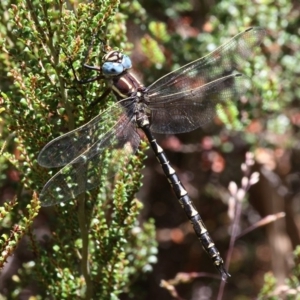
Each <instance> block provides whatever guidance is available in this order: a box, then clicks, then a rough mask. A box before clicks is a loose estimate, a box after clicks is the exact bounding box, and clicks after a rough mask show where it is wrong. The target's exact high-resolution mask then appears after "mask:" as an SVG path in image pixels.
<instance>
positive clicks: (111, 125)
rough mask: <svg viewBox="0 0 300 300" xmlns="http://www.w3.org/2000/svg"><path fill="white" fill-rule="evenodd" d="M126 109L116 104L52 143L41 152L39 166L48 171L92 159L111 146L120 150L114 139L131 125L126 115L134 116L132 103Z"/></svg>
mask: <svg viewBox="0 0 300 300" xmlns="http://www.w3.org/2000/svg"><path fill="white" fill-rule="evenodd" d="M126 100H127V99H126ZM125 103H126V102H125ZM128 103H130V101H128ZM124 106H125V105H124ZM124 106H122V105H120V104H119V103H116V104H114V105H112V106H111V107H109V108H108V109H107V110H105V111H104V112H103V113H101V114H99V115H98V116H96V117H95V118H93V119H92V120H91V121H89V122H88V123H86V124H84V125H83V126H81V127H79V128H76V129H74V130H72V131H70V132H68V133H66V134H64V135H61V136H59V137H57V138H55V139H54V140H52V141H50V142H49V143H48V144H47V145H46V146H45V147H44V148H43V149H42V150H41V152H40V154H39V156H38V163H39V164H40V165H41V166H43V167H45V168H57V167H62V166H65V165H66V164H68V163H77V162H80V161H82V160H83V161H84V160H86V159H89V158H90V157H93V156H94V155H96V154H97V153H99V152H101V151H103V149H104V148H105V147H109V146H110V144H111V143H115V147H118V141H117V140H115V139H114V138H113V136H114V135H116V136H117V135H118V133H119V132H122V133H123V134H124V132H125V131H126V130H125V131H124V128H126V127H127V126H128V123H129V122H130V118H128V117H127V115H128V114H130V113H131V114H133V111H131V109H130V106H129V104H128V105H127V106H128V107H126V106H125V108H124ZM125 109H126V110H127V112H126V111H125ZM121 143H122V142H121Z"/></svg>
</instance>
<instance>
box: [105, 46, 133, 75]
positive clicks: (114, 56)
mask: <svg viewBox="0 0 300 300" xmlns="http://www.w3.org/2000/svg"><path fill="white" fill-rule="evenodd" d="M103 61H104V63H103V65H102V74H103V75H104V76H108V77H115V76H119V75H121V74H122V73H124V72H125V71H127V70H129V69H130V68H131V67H132V63H131V60H130V58H129V56H127V55H125V54H123V53H121V52H120V51H116V50H113V51H110V52H108V53H107V54H105V55H104V57H103Z"/></svg>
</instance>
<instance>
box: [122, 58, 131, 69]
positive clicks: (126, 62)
mask: <svg viewBox="0 0 300 300" xmlns="http://www.w3.org/2000/svg"><path fill="white" fill-rule="evenodd" d="M122 66H123V67H124V69H125V70H127V69H130V68H131V67H132V63H131V59H130V58H129V56H127V55H123V59H122Z"/></svg>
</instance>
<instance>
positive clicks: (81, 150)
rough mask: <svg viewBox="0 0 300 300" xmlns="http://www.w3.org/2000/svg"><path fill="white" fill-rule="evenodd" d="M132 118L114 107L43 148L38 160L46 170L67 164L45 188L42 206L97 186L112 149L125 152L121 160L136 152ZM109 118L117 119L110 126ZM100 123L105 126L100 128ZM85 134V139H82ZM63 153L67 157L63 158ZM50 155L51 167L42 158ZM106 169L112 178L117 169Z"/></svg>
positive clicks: (112, 166) (114, 166) (136, 141)
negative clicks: (66, 152) (45, 166)
mask: <svg viewBox="0 0 300 300" xmlns="http://www.w3.org/2000/svg"><path fill="white" fill-rule="evenodd" d="M132 115H133V111H131V110H128V112H127V114H125V113H124V109H123V108H122V107H121V106H120V105H114V106H113V107H110V108H109V109H108V110H106V111H105V113H104V114H101V115H99V116H97V117H96V118H94V119H93V120H91V121H90V122H89V123H87V124H85V125H83V126H82V127H80V128H78V129H77V130H75V131H72V132H69V133H67V134H65V135H63V136H61V137H59V138H57V139H55V140H53V141H52V142H50V143H49V144H48V145H46V146H45V148H44V149H43V150H42V152H41V154H40V156H39V162H40V161H42V162H43V163H44V165H45V164H47V166H49V165H51V166H54V165H55V166H60V165H61V164H63V163H65V162H68V163H67V165H65V166H64V167H63V168H62V169H61V170H60V171H59V172H57V173H56V174H55V175H54V176H53V177H52V178H51V179H50V180H49V181H48V182H47V183H46V184H45V186H44V188H43V190H42V191H41V193H40V200H41V202H42V205H43V206H49V205H54V204H56V203H59V202H66V201H68V200H70V199H73V198H75V197H76V196H77V195H79V194H81V193H83V192H84V191H87V190H91V189H93V188H95V187H96V186H98V185H99V184H100V181H101V178H102V177H101V175H102V171H103V167H104V166H107V165H108V164H107V161H109V159H108V157H109V156H110V155H112V153H113V152H114V149H122V151H124V152H125V153H123V154H122V155H125V156H128V155H130V154H131V153H134V152H135V151H136V150H137V148H138V146H139V143H140V137H139V135H138V133H137V132H136V128H135V125H134V124H133V123H132V122H131V121H130V120H131V117H132ZM113 117H118V120H117V121H114V122H113V121H112V122H110V121H109V120H110V119H111V118H113ZM97 121H98V122H97ZM103 122H108V123H107V124H102V123H103ZM107 128H109V129H108V131H107ZM102 129H103V130H104V133H103V132H102ZM105 130H106V131H105ZM85 134H88V135H89V137H84V135H85ZM80 142H82V143H83V144H80ZM47 146H48V147H47ZM45 149H46V150H45ZM63 151H69V152H70V153H69V154H64V153H63ZM120 151H121V150H120ZM51 152H52V157H53V158H54V162H53V163H52V164H51V159H48V158H47V159H46V158H45V155H46V154H48V153H51ZM70 159H72V160H71V161H70ZM110 167H111V168H113V169H112V170H110V171H111V174H114V173H115V172H117V171H118V168H119V167H121V166H119V165H116V164H115V165H114V164H110Z"/></svg>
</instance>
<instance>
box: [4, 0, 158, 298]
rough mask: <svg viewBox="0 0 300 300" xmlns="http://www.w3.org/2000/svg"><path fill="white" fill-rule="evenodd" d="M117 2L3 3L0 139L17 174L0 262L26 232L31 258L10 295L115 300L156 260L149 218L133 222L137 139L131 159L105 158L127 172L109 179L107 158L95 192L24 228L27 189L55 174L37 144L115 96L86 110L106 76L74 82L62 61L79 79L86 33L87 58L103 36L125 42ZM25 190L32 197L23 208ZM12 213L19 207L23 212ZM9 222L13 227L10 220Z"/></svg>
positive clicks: (29, 211)
mask: <svg viewBox="0 0 300 300" xmlns="http://www.w3.org/2000/svg"><path fill="white" fill-rule="evenodd" d="M118 5H119V1H117V0H116V1H104V0H103V1H93V2H89V3H87V4H86V3H77V2H72V4H71V3H69V2H65V1H59V0H53V1H37V0H32V1H21V0H20V1H18V2H17V3H15V4H12V3H10V2H9V1H7V2H1V5H0V12H1V15H2V19H3V20H5V22H3V25H1V28H0V29H1V32H2V34H3V35H2V38H1V49H2V51H1V56H0V64H1V66H2V67H1V71H0V72H1V74H0V75H1V78H5V80H4V81H2V82H1V91H2V92H1V104H2V105H3V108H4V111H3V110H2V111H1V112H2V115H3V123H4V122H5V126H6V129H5V130H3V132H2V134H3V138H4V139H8V137H9V136H11V134H12V133H13V135H14V138H13V139H8V144H7V145H4V147H5V148H4V149H3V151H2V152H3V153H2V157H1V159H3V161H5V162H6V166H7V168H8V170H10V168H11V165H13V166H14V168H15V169H16V170H18V172H20V174H22V185H23V186H22V188H21V189H20V192H19V193H18V195H17V196H16V199H17V201H14V202H12V201H11V202H10V203H6V204H5V205H4V206H3V207H1V209H0V210H1V217H2V218H1V224H2V226H4V224H6V228H7V229H8V230H9V228H13V229H10V230H11V234H10V235H9V234H7V233H4V234H3V235H2V240H1V243H0V246H1V252H2V257H1V266H2V267H3V265H4V263H5V262H6V260H7V258H8V257H9V256H10V255H12V253H13V251H14V250H15V248H16V247H17V245H18V242H19V241H20V239H21V238H22V237H23V236H24V235H25V234H27V236H28V237H29V240H28V243H27V244H28V246H29V247H30V248H31V251H32V252H33V253H34V254H35V257H36V259H35V265H34V266H30V267H28V268H27V267H26V266H25V265H24V266H23V268H22V269H20V270H19V272H18V273H19V274H18V277H19V279H18V280H15V281H13V282H12V283H11V289H10V291H9V293H10V296H12V295H14V297H18V291H20V290H21V289H22V287H23V286H25V285H26V282H31V283H32V282H37V284H38V286H39V287H40V288H39V290H38V295H39V297H41V298H42V299H46V298H47V297H51V298H55V299H71V298H72V299H74V298H76V299H116V298H117V297H118V295H119V294H120V293H122V292H125V291H126V290H127V291H128V290H129V287H130V285H131V284H132V282H133V281H134V280H136V279H137V278H138V274H142V273H146V272H149V271H150V270H151V264H153V262H155V259H154V258H153V257H155V255H156V250H155V249H156V243H155V241H154V226H153V223H152V222H149V223H146V224H144V225H143V226H141V225H140V224H139V222H138V221H137V216H138V215H139V213H140V210H141V208H142V205H141V203H140V202H139V200H138V199H136V198H135V194H136V193H137V191H138V190H139V188H140V187H141V169H142V167H143V160H144V159H145V155H144V154H143V153H144V151H143V150H145V148H146V146H145V145H144V144H142V145H141V148H140V152H138V154H137V155H136V156H133V157H132V159H131V160H129V161H128V158H127V161H122V155H120V153H119V155H118V152H116V153H115V157H114V158H113V163H114V164H118V165H126V169H125V167H124V168H123V169H121V170H120V172H118V174H117V175H116V176H115V177H113V178H111V177H110V178H108V176H107V175H108V174H110V173H109V168H110V166H111V164H112V163H110V164H109V163H106V167H103V170H102V177H101V179H102V180H101V186H100V187H99V189H98V190H94V191H91V192H90V193H87V194H86V195H80V197H78V199H76V200H74V201H70V203H67V204H62V205H58V206H56V207H54V208H53V209H52V210H51V211H49V213H50V214H51V215H52V216H51V219H49V221H50V226H51V228H52V230H51V234H50V233H48V234H47V236H45V237H43V238H42V239H41V238H38V237H37V236H35V234H34V231H33V228H32V226H33V220H34V218H35V217H36V216H37V214H38V211H39V209H40V206H39V202H38V198H37V197H36V196H35V192H34V191H40V190H41V188H42V187H43V185H44V184H45V182H46V181H47V179H49V178H50V177H51V176H52V175H53V174H54V172H55V171H57V170H46V169H44V168H42V167H40V166H39V165H38V164H37V161H36V158H37V155H38V153H39V151H40V150H41V148H42V147H43V146H44V145H45V144H46V143H47V142H49V141H50V140H51V139H53V138H55V137H57V136H59V135H60V134H62V133H64V132H67V131H69V130H72V129H74V128H76V127H78V126H80V125H82V124H84V123H85V122H87V121H88V120H89V119H90V118H91V117H92V116H94V115H97V114H98V113H99V112H101V111H102V110H104V109H105V108H106V107H107V106H108V105H109V104H110V102H111V101H113V99H112V98H111V97H109V98H108V99H106V101H102V102H101V103H100V104H98V105H97V110H95V106H93V108H91V103H93V101H94V100H95V99H96V98H99V96H100V95H101V91H104V90H105V89H106V83H105V82H95V83H93V84H89V85H86V86H81V85H78V84H77V83H76V82H75V81H74V74H73V72H72V70H71V68H70V63H71V62H72V63H73V65H74V68H75V69H76V72H78V74H77V76H78V77H80V78H88V77H92V76H93V75H94V74H90V72H89V73H88V72H86V70H83V68H82V67H81V64H82V63H83V61H84V59H85V58H86V57H87V51H88V49H89V46H90V45H91V42H92V40H93V39H95V41H94V44H93V47H92V48H91V49H89V50H90V51H89V52H88V57H87V58H88V63H89V64H94V65H99V64H100V63H101V56H102V55H103V54H104V52H103V50H104V49H103V43H106V41H107V40H109V44H110V45H111V46H114V45H118V47H120V48H125V49H126V48H128V47H129V46H128V45H127V42H126V39H125V31H126V27H125V25H124V22H125V19H126V17H125V15H124V14H122V13H120V12H118ZM2 145H3V144H2ZM11 150H12V151H11ZM16 153H17V156H16ZM2 170H3V169H2ZM4 180H5V178H4ZM23 189H24V190H23ZM30 194H32V195H33V196H32V197H33V200H32V201H31V202H30V203H31V204H28V205H26V203H28V199H30V197H31V196H30ZM17 211H21V212H22V215H23V217H22V218H21V217H20V216H19V215H18V214H17ZM15 223H18V224H19V225H15V226H14V227H13V224H15ZM146 241H147V243H146Z"/></svg>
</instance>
